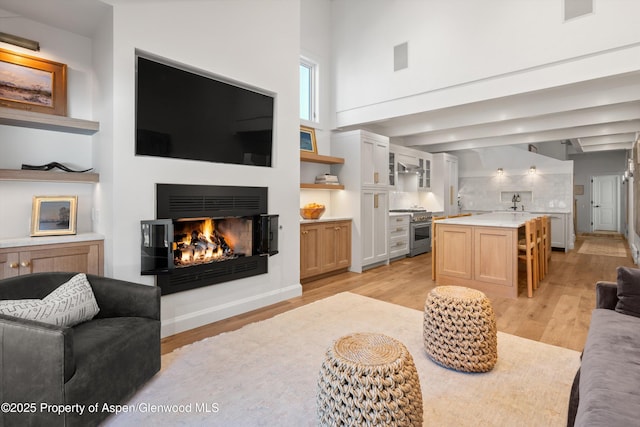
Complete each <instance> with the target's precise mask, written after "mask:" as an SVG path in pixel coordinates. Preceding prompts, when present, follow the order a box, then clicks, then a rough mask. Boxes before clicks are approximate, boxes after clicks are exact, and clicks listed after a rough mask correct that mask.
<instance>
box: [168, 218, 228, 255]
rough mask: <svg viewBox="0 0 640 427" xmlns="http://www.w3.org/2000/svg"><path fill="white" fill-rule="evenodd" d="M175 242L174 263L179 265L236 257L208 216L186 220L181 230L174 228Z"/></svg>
mask: <svg viewBox="0 0 640 427" xmlns="http://www.w3.org/2000/svg"><path fill="white" fill-rule="evenodd" d="M175 242H176V246H175V249H174V263H175V265H176V266H179V267H180V266H189V265H196V264H206V263H210V262H215V261H223V260H227V259H232V258H236V255H235V254H234V251H233V246H232V245H231V244H230V243H229V242H228V239H227V238H226V237H225V236H223V235H222V234H221V233H220V232H219V231H218V230H216V228H215V223H214V220H213V219H210V218H207V219H204V220H202V221H198V222H195V223H194V222H188V223H187V224H186V225H185V227H184V228H183V229H182V230H176V233H175Z"/></svg>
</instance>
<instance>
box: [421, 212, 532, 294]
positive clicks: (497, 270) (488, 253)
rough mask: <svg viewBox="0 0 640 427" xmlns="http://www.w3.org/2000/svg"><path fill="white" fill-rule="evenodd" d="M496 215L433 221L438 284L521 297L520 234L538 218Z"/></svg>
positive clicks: (518, 215) (524, 213) (514, 213)
mask: <svg viewBox="0 0 640 427" xmlns="http://www.w3.org/2000/svg"><path fill="white" fill-rule="evenodd" d="M537 216H538V215H533V214H530V213H527V212H495V213H488V214H483V215H471V216H463V217H457V218H449V219H443V220H438V221H434V223H433V224H434V229H435V231H434V234H435V238H436V240H435V241H436V245H437V249H436V251H435V256H436V262H435V268H436V282H437V283H438V284H439V285H459V286H467V287H469V288H474V289H478V290H480V291H483V292H487V293H489V294H491V295H494V296H501V297H508V298H517V297H518V230H519V229H520V228H521V227H522V228H524V225H525V222H527V221H528V220H530V219H533V218H536V217H537Z"/></svg>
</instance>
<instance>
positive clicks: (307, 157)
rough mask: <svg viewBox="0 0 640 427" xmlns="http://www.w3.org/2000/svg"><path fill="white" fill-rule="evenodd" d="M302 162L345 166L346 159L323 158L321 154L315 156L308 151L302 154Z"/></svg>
mask: <svg viewBox="0 0 640 427" xmlns="http://www.w3.org/2000/svg"><path fill="white" fill-rule="evenodd" d="M300 161H301V162H310V163H323V164H325V165H341V164H344V159H343V158H342V157H333V156H323V155H321V154H315V153H311V152H308V151H301V152H300Z"/></svg>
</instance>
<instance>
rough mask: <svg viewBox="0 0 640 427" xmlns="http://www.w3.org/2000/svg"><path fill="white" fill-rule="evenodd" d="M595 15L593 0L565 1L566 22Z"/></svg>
mask: <svg viewBox="0 0 640 427" xmlns="http://www.w3.org/2000/svg"><path fill="white" fill-rule="evenodd" d="M590 13H593V0H564V20H565V21H568V20H570V19H573V18H577V17H579V16H583V15H588V14H590Z"/></svg>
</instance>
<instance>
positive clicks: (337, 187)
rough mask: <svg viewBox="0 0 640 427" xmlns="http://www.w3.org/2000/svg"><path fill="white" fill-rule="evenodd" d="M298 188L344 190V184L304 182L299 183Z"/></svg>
mask: <svg viewBox="0 0 640 427" xmlns="http://www.w3.org/2000/svg"><path fill="white" fill-rule="evenodd" d="M300 188H303V189H306V190H344V185H342V184H338V185H336V184H305V183H301V184H300Z"/></svg>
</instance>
